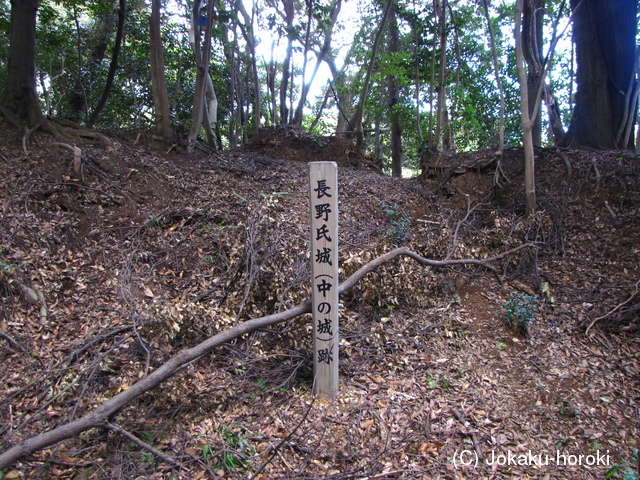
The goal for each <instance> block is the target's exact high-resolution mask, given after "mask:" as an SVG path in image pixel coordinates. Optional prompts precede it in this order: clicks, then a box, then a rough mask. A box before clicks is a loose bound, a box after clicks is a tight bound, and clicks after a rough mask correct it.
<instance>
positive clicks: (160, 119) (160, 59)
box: [149, 0, 171, 138]
mask: <svg viewBox="0 0 640 480" xmlns="http://www.w3.org/2000/svg"><path fill="white" fill-rule="evenodd" d="M160 8H161V1H160V0H151V17H149V24H150V35H149V50H150V52H149V53H150V60H151V87H152V89H153V106H154V110H155V116H156V122H157V124H156V128H157V130H158V133H159V134H160V135H161V136H162V137H164V138H169V137H171V108H170V107H169V95H168V93H167V81H166V79H165V75H164V51H163V48H162V39H161V37H160Z"/></svg>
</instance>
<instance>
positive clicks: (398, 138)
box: [388, 0, 402, 177]
mask: <svg viewBox="0 0 640 480" xmlns="http://www.w3.org/2000/svg"><path fill="white" fill-rule="evenodd" d="M388 1H389V4H390V5H391V7H390V10H389V54H390V55H391V58H392V59H393V57H394V55H395V54H397V53H398V52H399V51H400V48H399V46H398V42H399V32H398V19H397V16H396V0H388ZM388 83H389V89H388V92H389V117H390V119H391V175H392V176H394V177H402V127H401V125H400V112H399V110H398V107H399V104H400V100H399V98H398V90H399V88H398V80H397V78H396V75H394V74H391V75H389V76H388Z"/></svg>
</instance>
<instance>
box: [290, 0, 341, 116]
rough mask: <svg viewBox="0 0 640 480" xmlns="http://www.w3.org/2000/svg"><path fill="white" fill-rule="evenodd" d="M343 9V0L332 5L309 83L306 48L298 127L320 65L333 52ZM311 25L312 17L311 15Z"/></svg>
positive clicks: (298, 110)
mask: <svg viewBox="0 0 640 480" xmlns="http://www.w3.org/2000/svg"><path fill="white" fill-rule="evenodd" d="M312 5H313V4H312V3H311V4H310V10H309V12H310V13H311V6H312ZM341 7H342V0H333V3H332V4H331V10H330V12H329V23H328V25H327V26H326V28H325V29H324V32H323V33H324V40H323V43H322V47H321V48H320V52H318V54H317V55H316V64H315V67H314V68H313V73H312V74H311V78H310V79H309V81H308V82H305V71H306V64H307V61H306V50H307V49H308V45H306V46H305V62H304V65H303V73H302V92H301V94H300V100H299V102H298V107H297V108H296V112H295V114H294V117H293V124H294V125H296V126H297V127H300V126H302V120H303V118H302V117H303V115H302V113H303V109H304V104H305V102H306V101H307V96H308V94H309V89H310V88H311V85H312V84H313V81H314V80H315V78H316V75H317V73H318V69H319V68H320V64H321V63H322V62H323V61H324V60H325V58H326V56H327V54H328V53H329V52H330V51H331V38H332V36H333V27H334V26H335V24H336V21H337V20H338V14H339V13H340V8H341ZM309 23H311V15H309ZM307 43H308V41H307V40H306V39H305V44H307Z"/></svg>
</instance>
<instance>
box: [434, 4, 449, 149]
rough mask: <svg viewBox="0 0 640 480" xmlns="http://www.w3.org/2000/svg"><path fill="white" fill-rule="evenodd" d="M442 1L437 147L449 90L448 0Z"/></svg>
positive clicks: (440, 9)
mask: <svg viewBox="0 0 640 480" xmlns="http://www.w3.org/2000/svg"><path fill="white" fill-rule="evenodd" d="M440 1H441V2H442V3H438V2H435V5H436V6H437V8H436V12H438V14H439V21H440V70H439V71H438V87H437V93H438V107H437V113H436V132H435V138H434V145H435V146H436V148H437V147H438V146H439V145H440V141H441V138H440V137H441V134H442V132H443V125H444V115H445V114H444V112H445V110H446V108H447V105H446V101H447V90H446V87H445V84H444V82H445V78H446V76H445V73H446V67H447V0H440Z"/></svg>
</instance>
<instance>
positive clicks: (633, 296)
mask: <svg viewBox="0 0 640 480" xmlns="http://www.w3.org/2000/svg"><path fill="white" fill-rule="evenodd" d="M639 287H640V280H638V281H637V282H636V286H635V291H634V292H633V294H632V295H631V296H630V297H629V298H627V299H626V300H625V301H624V302H622V303H621V304H619V305H617V306H616V307H615V308H614V309H613V310H611V311H610V312H609V313H606V314H605V315H602V316H600V317H598V318H595V319H593V321H592V322H591V323H590V324H589V326H588V327H587V329H586V330H585V332H584V333H585V335H588V334H589V330H591V327H593V326H594V325H595V324H596V323H597V322H599V321H600V320H603V319H605V318H607V317H610V316H611V315H613V314H614V313H616V312H617V311H618V310H620V309H621V308H622V307H624V306H625V305H627V304H628V303H629V302H630V301H631V300H633V299H634V298H635V296H636V295H637V294H638V288H639Z"/></svg>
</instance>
